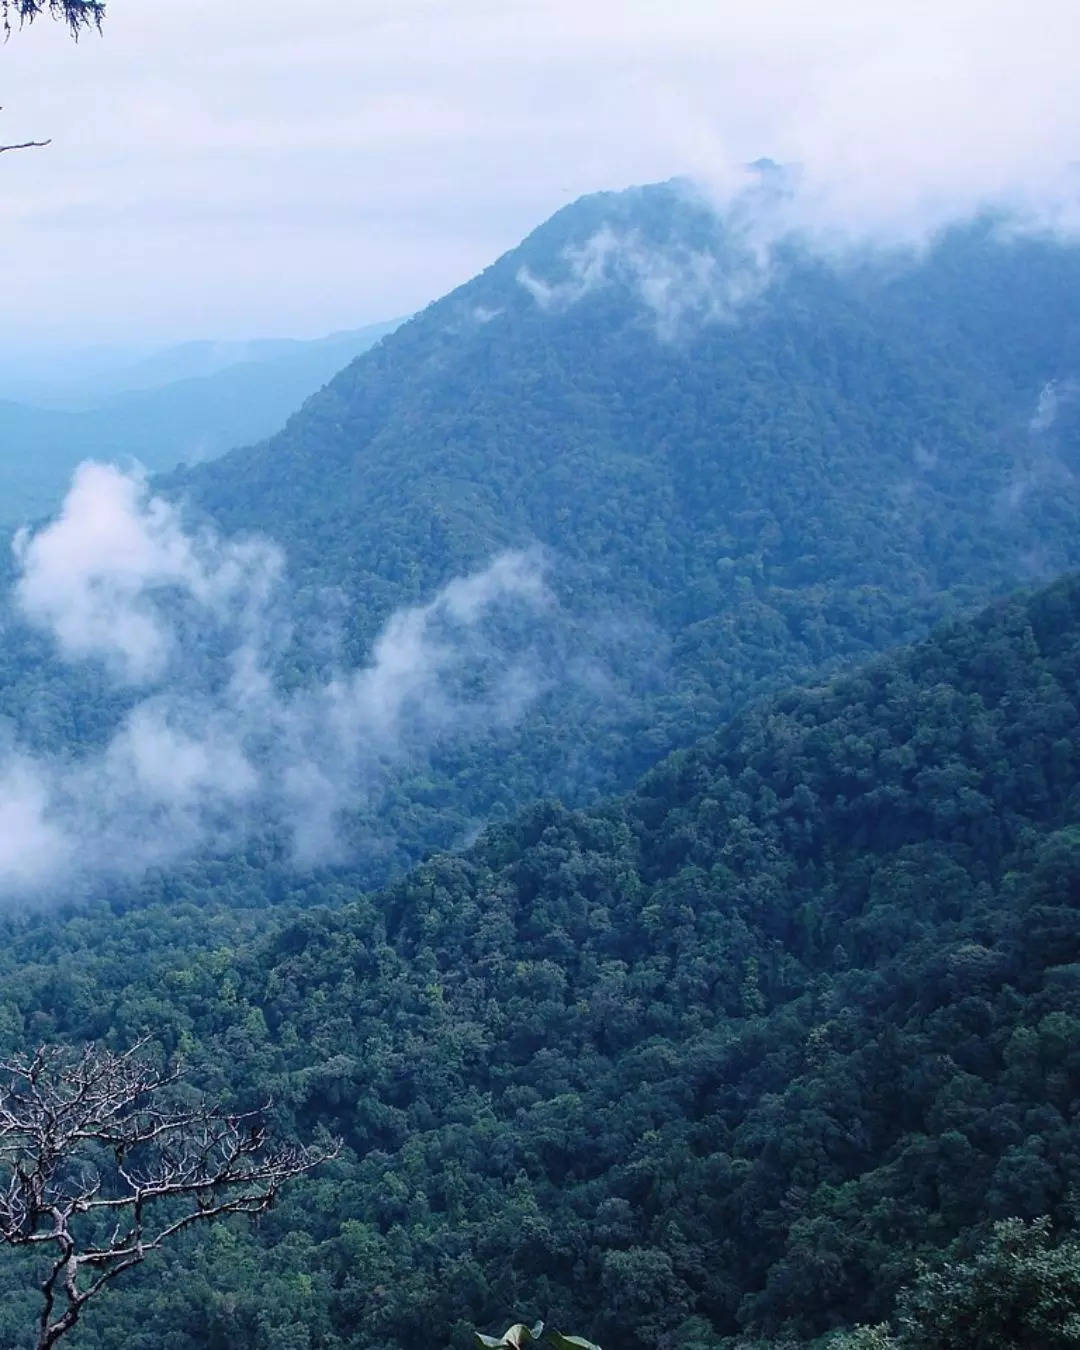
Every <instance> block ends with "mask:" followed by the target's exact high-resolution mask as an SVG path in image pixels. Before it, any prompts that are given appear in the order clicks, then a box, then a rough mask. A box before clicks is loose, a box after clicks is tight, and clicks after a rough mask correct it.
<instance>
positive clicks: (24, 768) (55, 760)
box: [0, 465, 554, 894]
mask: <svg viewBox="0 0 1080 1350" xmlns="http://www.w3.org/2000/svg"><path fill="white" fill-rule="evenodd" d="M18 560H19V564H20V567H21V575H20V577H19V579H18V581H17V583H16V595H17V598H18V602H19V604H20V605H21V607H22V609H23V610H24V612H25V613H26V615H27V616H28V617H29V618H30V619H31V620H32V621H33V622H34V623H35V624H36V625H37V626H38V627H40V628H42V629H44V630H45V631H47V632H48V633H49V634H51V636H52V637H53V638H54V639H55V641H56V644H57V647H58V649H59V651H60V653H61V654H62V655H63V656H64V657H65V658H66V659H68V660H73V661H74V660H86V659H90V660H96V661H100V662H102V663H103V664H104V665H105V667H106V669H107V670H109V671H110V672H112V673H113V675H114V676H115V678H116V679H117V680H119V681H122V682H125V683H127V684H132V683H136V684H146V683H147V682H151V681H152V682H153V685H154V687H153V688H152V689H150V690H149V692H146V691H143V692H142V693H141V694H140V695H139V696H138V697H137V698H136V699H135V701H134V702H133V703H132V705H131V707H130V709H129V711H128V712H127V714H126V715H125V716H124V717H123V719H122V721H121V722H120V724H119V725H118V726H117V728H116V730H115V731H114V733H113V735H112V736H111V739H110V740H109V741H108V744H107V745H106V746H105V747H104V749H103V750H101V751H100V752H98V753H94V754H89V755H85V756H84V757H82V758H72V757H71V756H56V757H47V756H40V755H39V756H34V755H32V754H30V753H29V752H28V751H26V750H25V749H24V748H19V747H18V746H9V747H8V749H7V751H6V752H5V753H2V754H0V890H2V891H4V892H7V893H8V894H12V893H21V892H23V891H26V890H28V889H32V888H33V887H35V886H38V887H48V886H51V885H55V884H56V883H58V882H59V881H61V880H64V879H68V878H71V877H73V876H77V875H78V874H79V873H87V874H89V875H98V876H102V875H104V876H108V875H115V874H122V873H137V872H138V871H139V870H141V869H142V868H145V867H146V866H149V865H151V864H164V863H169V862H174V861H176V860H178V859H181V858H183V857H185V856H187V855H189V854H191V853H192V852H193V851H195V850H198V849H203V848H211V849H221V848H228V847H234V846H236V845H237V844H238V843H240V842H241V841H242V840H243V838H244V837H245V834H246V833H247V832H248V831H249V830H251V829H252V828H255V827H259V826H264V825H265V824H266V823H268V822H269V823H273V824H275V825H277V826H278V827H281V828H284V829H285V830H287V831H288V832H289V833H290V834H291V836H292V838H293V842H294V848H295V852H296V855H297V858H298V859H299V860H302V861H303V862H305V863H312V862H317V861H325V860H328V859H329V858H331V857H333V856H341V848H342V845H341V842H340V834H339V825H340V814H341V813H342V812H343V811H347V810H364V809H367V810H368V811H370V812H371V813H372V814H374V813H375V812H376V811H377V808H378V805H379V801H380V795H381V794H382V793H383V792H384V791H385V790H386V788H387V786H388V784H389V783H390V782H391V781H392V779H393V776H394V775H395V773H397V772H399V771H400V770H401V768H402V767H403V766H406V765H409V764H415V763H417V762H422V761H423V760H424V759H425V757H426V756H427V755H428V753H429V752H430V750H431V749H432V747H433V746H434V745H435V744H437V743H438V742H439V741H440V740H442V739H444V738H446V737H461V736H469V735H473V734H477V733H481V732H486V731H487V730H488V729H489V728H491V727H492V726H497V725H500V724H504V723H506V722H509V721H513V720H514V719H516V718H517V717H519V716H520V715H521V713H522V712H523V711H524V710H525V708H526V707H527V706H528V704H529V702H530V701H531V699H532V698H533V697H534V696H535V695H536V693H537V692H538V690H539V689H540V687H541V686H542V682H543V678H544V677H543V675H542V673H541V666H542V661H540V660H539V659H537V661H536V666H535V668H534V665H533V661H534V656H535V655H536V654H535V652H534V651H533V649H532V648H531V647H530V645H529V643H528V642H525V643H520V642H519V643H517V644H516V645H514V644H512V643H511V644H509V645H508V644H507V642H506V641H505V640H504V639H503V637H502V636H501V634H500V631H499V630H498V626H497V624H494V623H493V621H495V620H498V619H499V618H500V617H502V618H506V617H507V616H512V615H513V614H515V613H518V612H524V613H527V614H528V615H529V616H530V617H531V620H532V621H533V622H535V621H536V620H537V619H538V618H541V617H542V616H543V615H545V614H549V613H551V612H552V608H553V604H554V602H553V601H552V599H551V596H550V594H549V592H548V590H547V588H546V586H545V585H544V581H543V575H542V563H541V560H540V558H539V557H538V556H537V555H535V554H529V553H505V554H502V555H500V556H499V557H497V558H495V559H494V560H493V562H492V563H491V564H490V565H489V566H487V567H485V568H483V569H482V570H480V571H478V572H476V573H474V574H472V575H470V576H467V577H460V578H457V579H455V580H452V581H450V582H449V583H448V584H447V585H446V586H444V587H443V588H442V590H440V591H439V593H438V594H437V595H436V596H435V597H434V598H433V599H432V600H431V601H429V602H428V603H427V604H424V605H419V606H415V607H412V608H407V609H403V610H399V611H397V612H396V613H394V614H393V615H391V617H390V618H389V620H388V621H387V623H386V624H385V626H384V628H383V630H382V632H381V634H380V635H379V637H378V638H377V640H376V642H375V644H374V646H373V650H372V658H371V661H370V663H369V664H368V665H366V666H364V667H362V668H359V669H355V670H339V671H337V672H334V673H332V674H330V675H329V676H327V677H325V678H323V679H321V680H315V681H313V682H311V683H310V684H309V685H307V686H306V687H304V688H301V689H299V690H296V691H293V692H284V691H283V690H281V689H279V688H278V687H277V685H276V683H275V680H274V676H273V665H274V661H275V658H276V657H277V655H278V654H279V650H278V637H279V635H280V633H281V630H282V625H281V622H280V619H279V615H278V613H277V611H278V610H279V609H281V608H282V607H285V608H287V601H288V597H287V596H286V595H285V594H284V580H283V574H282V559H281V556H280V554H279V552H278V550H277V549H276V548H274V547H273V546H272V545H270V544H269V543H267V542H265V541H261V540H246V541H243V540H241V541H237V540H226V539H223V538H221V537H220V536H218V535H216V534H214V533H212V532H210V531H209V530H202V531H191V530H188V529H186V528H185V525H184V522H183V519H182V517H181V515H180V513H179V511H178V510H177V508H176V507H175V506H173V505H172V504H170V503H168V502H166V501H164V500H163V499H161V498H159V497H155V496H152V495H151V494H150V493H149V492H148V490H147V487H146V484H145V483H144V482H143V481H142V479H140V478H139V477H137V476H133V475H125V474H123V473H121V472H120V471H119V470H117V469H115V468H111V467H107V466H102V465H83V466H82V467H81V468H80V470H79V471H78V473H77V475H76V478H75V481H74V483H73V485H72V488H71V491H70V493H69V495H68V497H67V499H66V501H65V503H64V507H63V510H62V512H61V513H60V515H59V517H58V518H57V520H56V521H55V522H53V523H51V524H48V525H46V526H44V527H42V528H41V529H40V530H38V531H37V532H36V533H32V534H31V533H24V534H23V536H22V537H21V539H20V542H19V546H18ZM372 830H373V831H377V826H376V825H374V824H373V825H372Z"/></svg>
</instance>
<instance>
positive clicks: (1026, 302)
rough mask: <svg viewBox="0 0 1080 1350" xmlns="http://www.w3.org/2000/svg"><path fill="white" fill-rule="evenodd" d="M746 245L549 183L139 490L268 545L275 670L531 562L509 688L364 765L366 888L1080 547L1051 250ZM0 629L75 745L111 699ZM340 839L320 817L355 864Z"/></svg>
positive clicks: (109, 719)
mask: <svg viewBox="0 0 1080 1350" xmlns="http://www.w3.org/2000/svg"><path fill="white" fill-rule="evenodd" d="M767 208H768V203H767V201H765V202H763V203H762V204H759V206H757V207H754V208H753V209H754V210H760V212H762V213H764V214H765V216H766V217H767ZM751 219H752V221H754V220H756V219H757V217H756V216H752V218H751ZM748 228H749V227H748V226H747V225H746V224H745V222H742V223H740V221H739V220H738V219H731V218H725V220H721V219H720V218H719V217H718V216H717V215H716V214H715V213H714V212H713V211H712V209H711V208H709V207H707V206H706V205H704V204H703V203H702V202H701V201H699V200H698V199H696V198H694V197H693V196H692V195H691V194H690V193H689V190H688V189H687V187H686V186H685V185H683V184H678V183H676V184H669V185H661V186H657V187H653V188H646V189H639V190H634V191H631V192H627V193H622V194H600V195H598V196H595V197H589V198H584V199H582V200H581V201H579V202H577V203H575V204H574V205H572V206H570V207H568V208H566V209H565V210H564V211H562V212H560V213H559V214H558V215H556V216H555V217H553V218H552V220H550V221H549V222H548V223H547V224H545V225H543V226H542V227H541V228H540V229H538V230H537V231H536V232H535V233H534V234H533V235H531V236H530V237H529V238H528V239H527V240H525V242H524V243H523V244H522V245H521V246H520V247H519V248H518V249H516V250H514V251H513V252H512V253H510V254H508V255H506V256H505V257H503V258H501V259H500V260H499V261H498V262H496V263H495V264H494V265H493V266H492V267H491V268H489V269H488V270H487V271H486V272H484V273H483V274H482V275H481V276H479V277H477V278H476V279H475V280H474V281H472V282H470V283H468V285H466V286H464V287H463V288H461V289H460V290H458V291H456V292H454V293H452V294H451V295H448V296H447V297H445V298H444V299H442V300H440V301H439V302H437V303H436V304H434V305H432V306H430V307H429V308H428V309H427V310H426V311H425V312H424V313H422V314H421V315H419V316H418V317H416V318H415V319H413V320H412V321H411V322H409V323H407V324H405V325H404V326H403V327H402V328H400V329H399V330H398V331H396V332H395V333H393V334H392V335H390V336H389V337H388V338H387V339H385V340H384V341H383V342H382V343H381V344H380V345H379V346H378V347H377V348H376V349H375V350H373V351H371V352H368V353H366V354H365V355H363V356H361V357H360V358H359V359H358V360H357V361H355V362H354V363H353V364H352V365H350V366H349V367H348V368H347V369H346V370H345V371H343V372H342V373H341V374H339V375H338V376H337V377H336V378H335V379H334V380H333V381H332V382H331V383H330V385H329V386H328V387H327V388H326V389H325V390H323V391H322V392H321V393H319V394H318V395H316V396H315V397H314V398H312V399H311V400H310V401H309V402H308V403H307V404H306V405H305V406H304V408H303V409H302V410H301V411H300V412H299V413H297V415H296V416H295V417H293V418H292V419H291V421H290V422H289V423H288V425H287V427H286V428H285V430H284V431H283V432H282V433H281V434H280V435H279V436H277V437H275V438H274V439H272V440H270V441H268V442H265V443H262V444H260V445H257V446H255V447H253V448H251V449H247V450H238V451H236V452H234V453H232V454H230V455H227V456H225V457H224V458H223V459H221V460H219V461H217V462H215V463H212V464H207V465H204V466H201V467H199V468H196V469H193V470H191V471H189V472H186V473H184V474H182V475H177V476H174V477H173V478H171V479H168V480H165V481H163V482H162V483H161V485H160V488H161V490H162V491H164V492H166V493H167V494H168V495H170V496H171V497H172V498H173V499H174V500H176V501H179V502H182V503H185V504H186V509H187V510H188V518H189V519H190V520H191V521H192V522H196V521H199V520H203V521H206V522H209V523H211V524H212V525H213V526H214V528H216V529H219V530H222V531H224V533H225V534H226V535H232V534H234V533H235V532H248V531H257V532H258V533H259V534H260V535H262V536H266V537H268V538H270V539H272V540H274V541H276V542H277V543H278V544H280V545H281V546H282V547H283V549H284V551H285V556H286V567H287V577H288V582H289V585H290V587H291V588H292V592H291V601H290V603H291V614H290V622H291V623H292V625H293V627H294V629H295V633H296V637H295V639H294V642H293V645H292V648H291V650H290V651H289V652H288V653H287V654H285V655H284V656H283V658H282V660H281V663H280V667H279V669H280V671H281V673H282V677H283V678H284V679H285V681H286V682H287V683H288V684H289V685H290V686H296V685H297V684H301V683H303V681H304V680H306V679H309V678H310V677H311V673H312V671H313V670H317V669H318V668H319V664H320V662H321V661H325V659H326V658H325V655H320V653H319V651H318V650H317V646H316V647H314V648H313V646H312V645H311V641H310V639H311V633H312V631H313V630H314V631H315V632H316V633H317V634H322V633H324V632H325V631H326V629H327V624H328V621H327V619H326V614H327V605H328V604H329V608H330V610H331V611H332V624H331V625H330V626H331V627H333V629H334V630H335V631H336V634H337V636H336V638H335V643H336V648H335V650H336V651H337V652H338V654H339V658H340V659H341V660H342V661H344V662H346V663H359V664H363V663H364V662H365V661H366V660H368V659H369V657H370V653H371V645H372V642H373V640H374V637H375V635H376V633H377V632H378V631H379V628H380V626H381V625H382V624H383V623H384V622H385V621H386V620H387V618H388V616H389V615H391V614H393V613H394V612H396V611H398V610H399V609H400V607H401V606H402V605H410V604H419V603H425V602H427V601H429V600H430V598H431V596H432V595H433V594H434V592H435V591H436V590H437V588H438V587H439V586H441V585H442V584H444V583H445V582H447V581H448V580H449V579H450V578H452V577H454V576H456V575H463V574H466V573H469V572H470V571H471V570H473V569H476V568H478V567H482V566H484V565H486V564H487V563H488V562H489V561H490V560H491V558H492V556H493V555H494V554H496V553H497V552H498V551H499V550H502V549H505V548H513V549H523V548H524V549H528V548H530V547H538V548H539V549H540V550H541V552H540V555H539V556H540V557H542V558H543V560H544V569H545V579H546V583H547V585H548V586H549V587H550V589H551V592H552V594H553V595H554V596H555V598H556V599H557V601H558V606H559V608H558V612H557V614H556V615H555V616H554V618H553V621H552V623H551V624H549V626H548V628H547V629H546V630H545V632H544V637H543V640H542V644H541V645H542V647H543V652H542V655H541V657H540V658H538V659H537V660H536V663H535V670H534V671H533V672H531V673H532V675H533V677H534V678H533V683H534V685H535V688H536V697H535V698H533V699H532V700H531V701H530V702H529V704H528V707H527V708H525V709H524V712H523V715H522V716H521V717H520V718H515V719H511V720H512V722H513V725H506V724H504V723H503V722H500V721H499V719H494V721H493V724H492V725H490V726H489V727H487V728H485V729H484V730H483V732H482V733H481V734H479V735H476V734H471V735H470V736H469V737H468V738H466V739H465V740H464V741H462V740H460V739H458V740H454V739H453V738H450V739H444V741H443V742H441V743H440V744H439V745H437V746H435V747H434V748H433V751H432V754H431V755H430V756H427V757H425V758H424V759H423V760H422V761H421V762H417V763H414V764H412V765H411V766H410V767H408V768H406V769H403V770H401V771H400V772H399V773H398V775H397V777H396V778H395V780H394V785H393V787H392V788H391V789H390V790H389V791H387V792H386V793H384V794H383V795H382V797H381V799H380V801H379V804H378V807H377V814H378V817H379V824H378V827H377V831H376V833H377V834H378V836H379V840H380V846H379V848H378V849H376V850H374V851H371V850H369V851H368V860H369V868H370V875H371V878H372V880H378V879H380V878H381V877H385V876H386V875H388V874H389V873H392V872H393V871H394V870H395V869H398V870H399V869H400V868H401V867H402V866H403V865H406V864H407V863H408V862H409V861H411V860H415V859H416V858H417V857H419V856H422V854H423V853H424V851H425V850H428V849H431V848H433V847H447V846H450V845H453V844H455V843H457V842H459V841H460V840H461V839H462V838H465V837H468V835H469V834H470V832H472V831H474V830H475V828H476V826H477V824H478V823H482V822H484V821H485V820H490V819H496V818H500V817H502V818H507V817H508V816H509V815H510V814H512V813H513V811H514V810H515V809H516V808H517V807H518V806H520V805H522V804H524V803H525V802H528V801H530V800H533V799H535V797H536V796H538V795H542V794H544V793H558V794H559V795H560V796H562V797H563V798H564V799H566V800H567V801H569V802H571V803H583V802H587V801H589V800H595V799H596V798H597V797H598V795H602V794H603V793H605V792H609V791H611V790H615V789H620V788H624V787H627V786H629V784H630V783H632V782H633V780H634V778H635V777H636V776H637V775H638V774H640V773H641V772H643V771H644V769H646V768H647V767H648V766H649V765H650V764H652V763H654V762H655V761H656V759H657V758H659V757H660V756H661V755H662V754H663V753H665V752H667V751H668V750H670V749H673V748H675V747H678V746H680V745H686V744H689V743H690V742H691V741H692V740H694V739H695V738H696V737H698V736H700V735H703V734H706V733H708V732H709V731H710V730H711V729H712V728H713V727H715V726H716V725H717V724H718V723H719V722H721V721H723V720H724V719H725V718H727V717H728V716H730V715H731V713H732V712H734V711H736V710H737V709H739V708H740V707H744V706H746V705H747V704H748V703H749V702H751V701H753V700H755V699H757V698H760V697H761V696H762V695H763V694H765V693H767V692H768V691H770V690H775V689H778V688H781V687H783V686H784V685H785V684H787V683H790V682H791V681H792V680H793V679H796V678H801V677H805V675H806V674H807V673H809V672H821V671H824V670H826V669H828V668H829V667H831V666H835V665H836V663H837V662H841V661H844V660H852V659H858V658H861V657H864V656H866V655H867V654H870V653H872V652H874V651H878V650H883V649H886V648H888V647H890V646H892V645H894V644H896V643H898V642H901V641H905V640H910V639H912V638H914V637H918V636H920V635H921V634H923V633H925V632H926V631H927V629H928V628H929V626H930V625H931V624H932V623H933V622H934V621H936V620H937V619H938V618H940V617H941V616H943V615H944V614H946V613H949V612H956V611H958V610H962V609H964V608H968V609H970V608H971V607H972V606H974V605H977V603H981V602H983V601H985V600H986V599H988V598H990V597H991V596H993V595H995V594H1001V593H1005V592H1007V591H1008V590H1009V589H1011V588H1012V587H1013V586H1015V585H1017V584H1025V583H1029V582H1031V581H1033V580H1037V579H1040V578H1046V579H1049V578H1050V577H1052V576H1054V575H1057V574H1058V573H1060V572H1061V571H1062V570H1064V569H1065V568H1067V567H1069V566H1074V565H1078V564H1080V545H1078V543H1077V540H1078V538H1080V536H1078V535H1077V532H1076V529H1075V521H1076V519H1077V517H1078V514H1080V488H1078V486H1077V479H1076V478H1075V476H1074V470H1075V469H1076V467H1077V463H1078V461H1077V456H1078V454H1080V442H1078V440H1077V436H1078V428H1080V415H1078V414H1080V404H1078V402H1077V399H1076V395H1075V385H1074V383H1073V382H1072V381H1073V378H1074V377H1073V372H1074V371H1075V370H1077V369H1080V350H1078V348H1080V332H1078V328H1077V323H1076V319H1075V315H1076V314H1077V313H1078V312H1080V249H1077V248H1076V247H1075V246H1074V245H1070V244H1067V243H1063V242H1061V241H1059V240H1057V239H1055V238H1051V237H1042V236H1033V235H1025V234H1022V233H1021V234H1017V233H1016V232H1015V231H1008V230H1005V229H1003V228H999V226H998V224H997V223H996V222H995V221H993V220H984V221H982V222H977V223H974V224H971V225H968V226H966V227H957V228H956V229H954V230H953V231H951V232H950V233H947V234H946V235H945V236H943V237H942V238H941V239H940V240H939V241H938V242H937V243H936V244H935V245H934V246H933V247H932V248H930V249H929V250H928V251H927V252H925V253H924V254H921V255H906V254H889V253H883V252H876V253H873V252H872V253H870V254H868V255H866V256H865V257H862V258H861V259H860V260H858V261H853V260H851V259H847V260H844V259H836V258H832V259H829V258H823V257H821V256H819V255H816V254H812V253H809V252H806V251H804V250H802V249H801V248H800V247H799V246H798V245H797V244H795V243H788V244H785V245H783V246H782V247H778V248H777V250H775V251H774V254H773V262H772V264H771V265H770V267H769V268H768V269H764V268H762V267H760V266H758V264H757V263H756V262H755V261H754V259H753V257H751V256H750V255H749V254H748V253H747V248H748V244H747V237H748V236H747V229H748ZM327 596H330V597H331V601H329V602H328V601H327ZM21 631H22V630H21V628H20V624H19V622H18V619H17V617H16V616H12V620H11V622H10V623H9V625H8V636H9V641H8V643H7V646H6V649H5V652H4V654H3V661H2V666H0V708H2V710H3V711H4V712H5V713H6V714H7V715H8V716H10V717H12V718H13V720H14V722H15V724H16V725H18V726H20V727H27V728H30V734H31V736H32V737H36V738H37V741H38V743H41V744H52V745H62V746H63V747H65V748H66V749H71V748H72V746H73V744H74V745H75V746H79V745H88V744H94V743H95V740H97V741H100V739H101V738H102V737H104V736H105V735H107V734H108V731H109V728H111V727H112V726H114V725H115V719H116V717H117V715H118V714H119V712H121V711H122V710H123V707H124V706H126V705H124V703H123V698H122V697H121V698H119V701H118V698H117V696H116V695H115V694H112V693H110V692H109V691H107V690H103V688H102V686H101V682H100V680H99V679H98V678H97V675H96V673H95V671H94V670H93V669H91V668H89V667H87V666H83V667H81V668H77V669H75V670H72V669H70V668H68V669H57V668H56V667H55V666H53V665H50V662H49V649H48V646H47V644H43V643H42V642H41V640H40V639H37V638H32V637H31V638H27V639H26V640H25V641H22V640H20V638H19V634H20V633H21ZM519 639H520V632H518V633H517V634H516V635H511V636H508V637H505V638H504V640H505V641H506V642H507V643H513V642H514V641H519ZM43 689H44V690H45V691H47V696H46V697H44V698H43V697H42V692H43ZM370 826H371V819H370V810H369V812H368V814H367V816H366V817H365V814H364V812H363V811H361V812H360V813H359V815H358V816H357V818H356V819H355V820H354V821H353V823H352V825H351V826H350V827H348V828H347V831H346V832H347V833H350V831H351V837H353V838H354V839H355V840H357V841H358V842H357V845H356V851H357V856H359V854H360V853H362V852H364V848H365V846H364V843H363V840H364V838H365V836H366V835H368V834H370V833H371V828H370Z"/></svg>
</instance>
